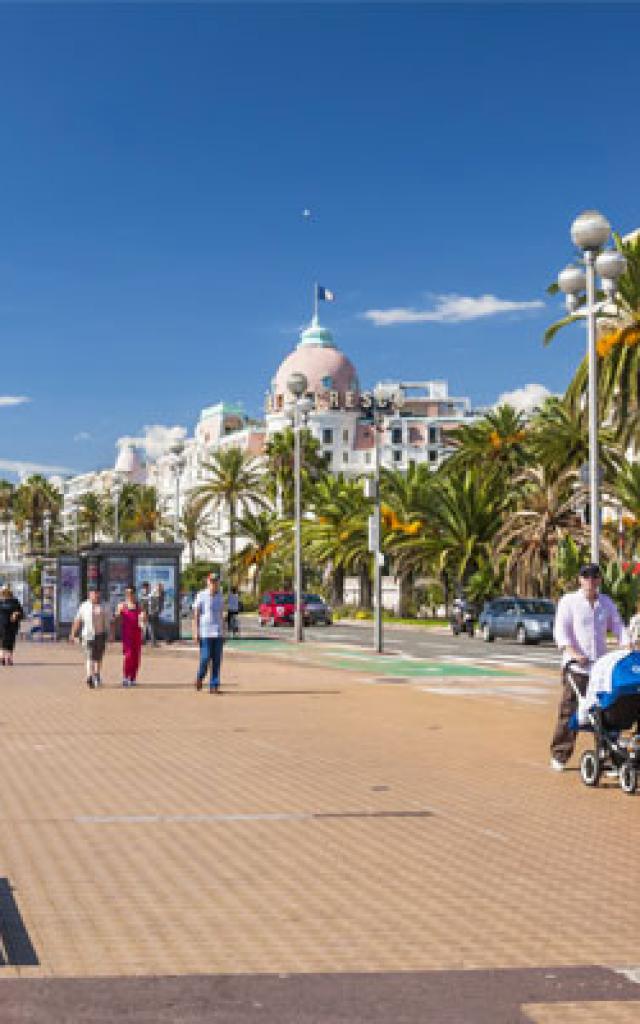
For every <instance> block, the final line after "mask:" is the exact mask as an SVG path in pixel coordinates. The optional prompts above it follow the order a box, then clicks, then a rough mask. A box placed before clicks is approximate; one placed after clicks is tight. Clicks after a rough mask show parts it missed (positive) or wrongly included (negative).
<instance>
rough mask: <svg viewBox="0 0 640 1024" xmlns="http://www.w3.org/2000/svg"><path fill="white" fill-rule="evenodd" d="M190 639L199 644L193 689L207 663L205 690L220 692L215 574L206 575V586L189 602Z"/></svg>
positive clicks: (220, 612) (220, 617) (220, 611)
mask: <svg viewBox="0 0 640 1024" xmlns="http://www.w3.org/2000/svg"><path fill="white" fill-rule="evenodd" d="M193 638H194V640H195V641H196V643H197V644H199V646H200V664H199V666H198V674H197V675H196V690H201V689H202V683H203V680H204V677H205V676H206V674H207V668H208V666H209V664H211V677H210V679H209V693H219V692H220V666H221V664H222V645H223V642H224V598H223V596H222V593H221V591H220V579H219V577H218V576H217V574H216V573H210V574H209V576H208V577H207V587H206V589H205V590H201V591H200V593H199V594H198V596H197V597H196V599H195V602H194V605H193Z"/></svg>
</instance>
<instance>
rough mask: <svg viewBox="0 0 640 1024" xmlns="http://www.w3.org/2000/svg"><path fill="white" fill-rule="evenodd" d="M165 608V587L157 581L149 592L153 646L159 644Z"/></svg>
mask: <svg viewBox="0 0 640 1024" xmlns="http://www.w3.org/2000/svg"><path fill="white" fill-rule="evenodd" d="M163 608H164V589H163V586H162V583H156V585H155V587H154V588H153V590H152V591H151V593H150V594H149V599H148V604H147V614H148V616H149V638H150V640H151V644H152V646H153V647H157V646H158V636H159V634H160V615H161V612H162V609H163Z"/></svg>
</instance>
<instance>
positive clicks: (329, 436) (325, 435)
mask: <svg viewBox="0 0 640 1024" xmlns="http://www.w3.org/2000/svg"><path fill="white" fill-rule="evenodd" d="M322 443H323V444H333V430H332V429H331V427H325V428H324V430H323V431H322Z"/></svg>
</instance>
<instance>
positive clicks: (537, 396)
mask: <svg viewBox="0 0 640 1024" xmlns="http://www.w3.org/2000/svg"><path fill="white" fill-rule="evenodd" d="M552 394H553V391H549V389H548V388H545V386H544V384H525V386H524V387H523V388H515V390H514V391H504V392H503V393H502V394H501V395H500V396H499V397H498V399H497V401H496V404H495V408H496V409H497V408H498V406H500V405H512V406H513V407H514V409H517V410H518V412H533V411H534V410H535V409H539V408H540V406H541V405H542V403H543V402H544V400H545V398H550V397H551V395H552Z"/></svg>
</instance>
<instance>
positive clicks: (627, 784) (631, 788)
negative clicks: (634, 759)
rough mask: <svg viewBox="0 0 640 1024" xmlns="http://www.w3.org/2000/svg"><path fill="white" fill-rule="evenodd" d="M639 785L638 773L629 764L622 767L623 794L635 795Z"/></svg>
mask: <svg viewBox="0 0 640 1024" xmlns="http://www.w3.org/2000/svg"><path fill="white" fill-rule="evenodd" d="M637 785H638V773H637V771H636V769H635V767H634V766H633V765H632V764H629V763H628V762H625V764H623V765H621V766H620V789H621V790H622V792H623V793H635V791H636V786H637Z"/></svg>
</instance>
